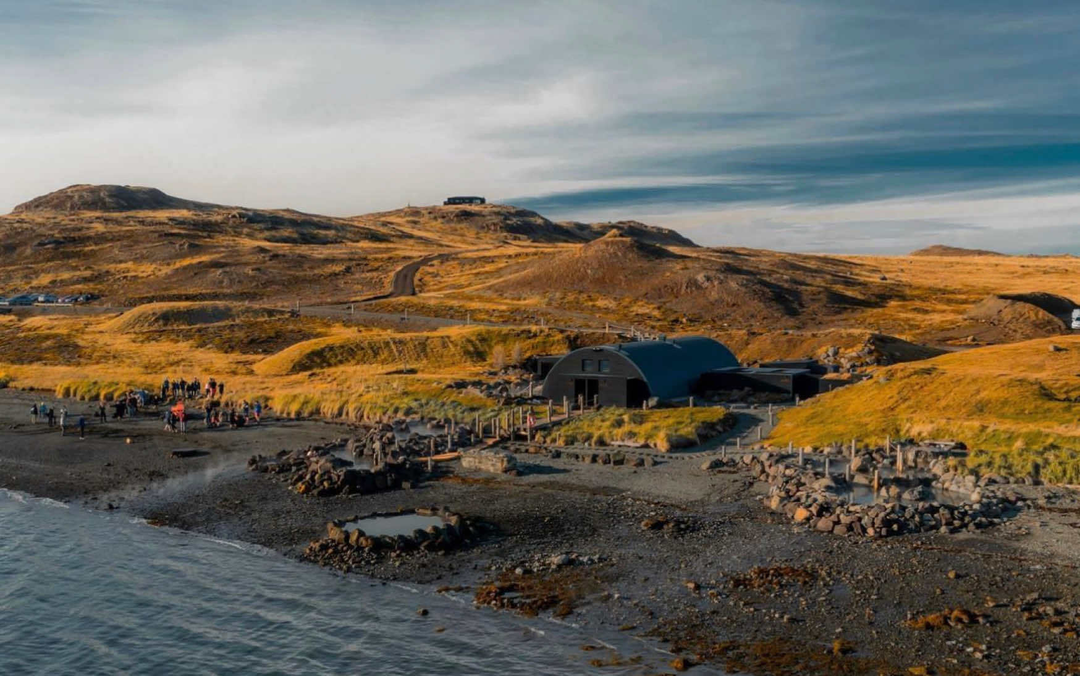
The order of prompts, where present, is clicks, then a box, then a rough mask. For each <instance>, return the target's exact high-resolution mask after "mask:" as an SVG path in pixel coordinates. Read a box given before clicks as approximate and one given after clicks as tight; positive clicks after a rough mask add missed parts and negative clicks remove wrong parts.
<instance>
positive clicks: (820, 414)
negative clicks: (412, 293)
mask: <svg viewBox="0 0 1080 676" xmlns="http://www.w3.org/2000/svg"><path fill="white" fill-rule="evenodd" d="M1078 372H1080V336H1076V337H1062V338H1058V339H1040V340H1033V341H1027V342H1024V343H1016V344H1012V345H1000V346H994V347H986V348H980V349H976V350H968V351H965V352H956V353H951V354H947V355H944V356H941V357H937V358H935V359H931V360H927V361H924V362H917V363H911V364H901V365H898V366H892V367H888V368H882V369H879V370H877V371H876V373H875V374H874V375H873V377H872V378H870V379H869V380H867V381H866V382H863V383H859V384H857V385H853V386H851V387H847V388H844V389H841V390H837V391H834V392H831V393H829V394H826V395H822V396H820V397H817V398H815V399H813V400H810V401H809V402H807V403H805V404H804V405H802V406H800V407H798V408H795V409H792V410H790V411H786V412H784V413H783V414H781V416H780V421H779V424H778V425H777V427H776V429H775V431H774V433H773V435H772V436H771V437H770V441H771V442H772V443H774V444H778V445H786V444H787V443H789V442H791V443H794V444H795V445H797V446H807V445H817V446H822V445H827V444H830V443H835V442H845V441H849V440H851V439H861V440H864V441H868V442H871V441H872V442H882V441H884V439H885V438H886V437H887V436H891V437H892V438H894V439H895V438H907V437H910V438H915V439H954V440H958V441H962V442H964V443H965V444H967V445H968V446H969V447H970V448H972V449H976V450H975V452H974V453H973V454H972V457H971V463H972V464H975V465H978V466H982V467H985V468H989V469H996V470H1005V469H1008V470H1010V471H1012V472H1016V471H1017V470H1020V471H1019V474H1024V473H1027V471H1031V470H1033V469H1036V468H1038V470H1039V471H1041V472H1042V475H1043V476H1044V478H1047V479H1049V480H1052V481H1069V482H1077V481H1080V463H1077V462H1076V459H1077V454H1076V453H1075V452H1073V451H1069V450H1065V449H1076V448H1080V380H1078V379H1077V378H1076V374H1077V373H1078Z"/></svg>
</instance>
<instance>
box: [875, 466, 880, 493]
mask: <svg viewBox="0 0 1080 676" xmlns="http://www.w3.org/2000/svg"><path fill="white" fill-rule="evenodd" d="M880 490H881V473H880V472H879V471H878V470H876V469H875V470H874V497H875V498H876V497H877V494H878V491H880Z"/></svg>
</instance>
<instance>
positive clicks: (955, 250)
mask: <svg viewBox="0 0 1080 676" xmlns="http://www.w3.org/2000/svg"><path fill="white" fill-rule="evenodd" d="M908 255H909V256H952V257H960V256H1004V255H1005V254H1002V253H998V252H996V251H987V250H986V249H965V248H963V247H959V246H948V245H945V244H933V245H931V246H928V247H925V248H922V249H916V250H915V251H912V252H911V253H910V254H908Z"/></svg>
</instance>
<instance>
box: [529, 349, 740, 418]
mask: <svg viewBox="0 0 1080 676" xmlns="http://www.w3.org/2000/svg"><path fill="white" fill-rule="evenodd" d="M738 365H739V361H738V360H737V359H736V358H735V355H733V354H732V353H731V351H730V350H728V349H727V348H726V347H724V346H723V345H721V344H720V343H718V342H716V341H715V340H713V339H711V338H705V337H702V336H688V337H684V338H674V339H671V340H643V341H637V342H632V343H619V344H617V345H599V346H596V347H583V348H580V349H577V350H574V351H573V352H570V353H569V354H567V355H566V356H564V357H562V358H561V359H560V360H559V361H558V362H557V363H556V364H555V365H554V366H552V367H551V371H550V372H549V373H548V374H547V378H545V380H544V396H545V397H547V398H549V399H551V400H553V401H555V402H561V401H562V400H563V399H564V398H565V399H568V400H569V401H572V402H582V401H583V402H586V403H587V404H589V405H596V404H599V405H601V406H623V407H630V408H636V407H639V406H641V404H642V402H645V401H647V400H649V399H650V398H653V397H655V398H656V399H658V400H659V401H677V400H680V399H686V398H687V397H690V396H691V395H692V394H694V390H695V387H696V386H697V383H698V380H699V379H700V378H701V374H702V373H705V372H706V371H712V370H715V369H722V368H730V367H737V366H738Z"/></svg>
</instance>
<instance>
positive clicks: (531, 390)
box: [529, 380, 533, 399]
mask: <svg viewBox="0 0 1080 676" xmlns="http://www.w3.org/2000/svg"><path fill="white" fill-rule="evenodd" d="M532 398H533V381H531V380H530V381H529V399H532Z"/></svg>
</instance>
